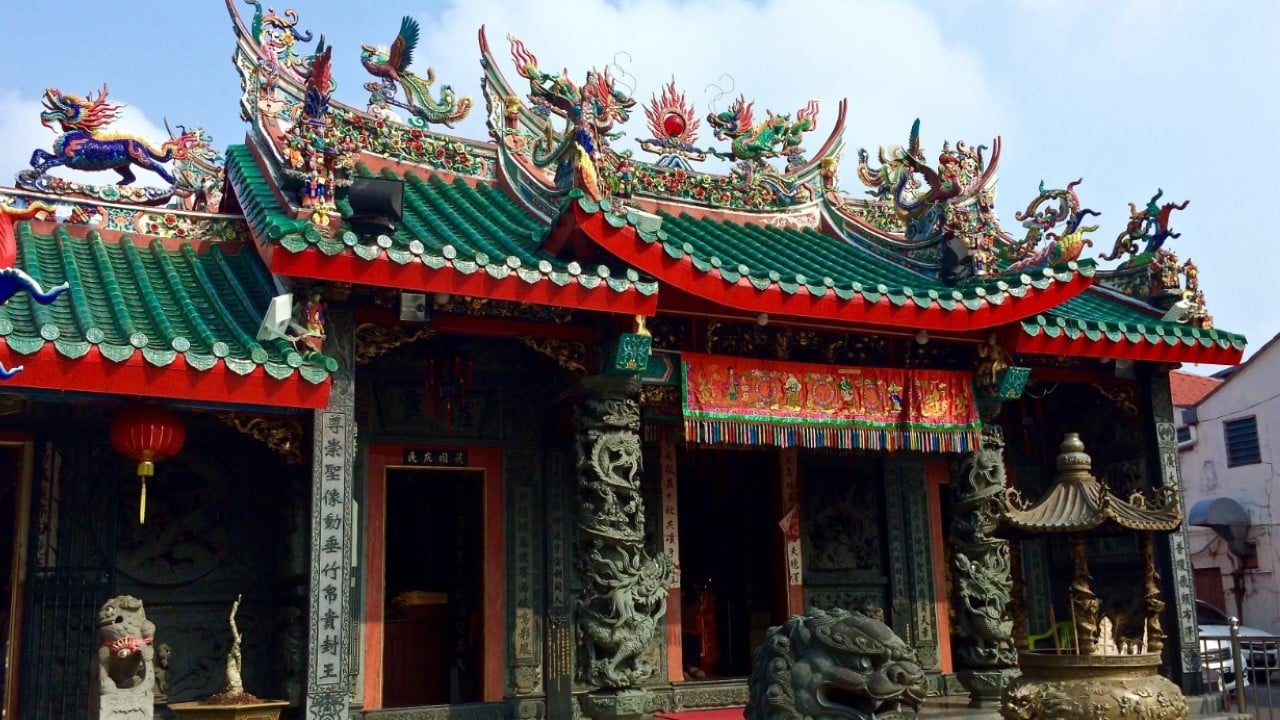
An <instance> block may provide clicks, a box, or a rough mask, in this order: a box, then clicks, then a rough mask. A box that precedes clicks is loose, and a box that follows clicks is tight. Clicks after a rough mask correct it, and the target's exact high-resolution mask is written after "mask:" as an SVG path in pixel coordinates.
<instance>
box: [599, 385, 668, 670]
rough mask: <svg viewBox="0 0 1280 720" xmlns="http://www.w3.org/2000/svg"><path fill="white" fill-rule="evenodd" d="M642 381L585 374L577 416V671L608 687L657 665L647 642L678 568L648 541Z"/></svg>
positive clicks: (665, 603) (664, 611)
mask: <svg viewBox="0 0 1280 720" xmlns="http://www.w3.org/2000/svg"><path fill="white" fill-rule="evenodd" d="M638 389H639V386H638V383H637V382H636V381H635V379H634V378H628V379H616V378H605V377H600V376H598V377H595V378H588V379H587V380H586V381H584V391H585V397H584V399H583V401H582V402H581V403H580V405H579V406H578V408H577V412H576V413H575V417H574V425H575V428H576V434H577V439H576V442H577V463H578V464H577V478H578V481H577V486H578V522H577V543H578V549H577V565H578V572H579V575H580V577H581V578H582V591H581V592H580V593H579V595H578V598H577V603H576V616H577V623H578V630H579V642H580V643H581V653H580V655H579V659H580V662H581V666H580V679H581V680H583V681H584V682H587V683H589V684H591V685H593V686H595V687H597V688H603V689H609V690H622V689H626V688H634V687H636V686H638V685H640V684H641V683H642V682H644V681H645V680H646V679H648V678H649V677H650V676H652V675H653V673H654V671H655V670H656V669H657V668H656V667H655V666H654V665H653V663H652V659H651V653H650V652H649V648H650V644H651V643H652V642H653V640H654V638H655V637H657V633H658V628H659V627H660V625H659V622H660V621H661V619H662V617H663V616H664V615H665V614H666V611H667V588H668V586H669V585H670V584H671V579H672V575H673V572H674V567H673V566H672V563H671V560H670V559H668V558H667V556H666V555H663V554H661V553H659V554H657V555H650V554H649V552H648V551H647V550H646V548H645V533H644V525H645V522H644V501H643V499H642V498H641V495H640V477H641V464H642V461H641V453H640V405H639V403H638V402H637V399H636V398H637V394H638Z"/></svg>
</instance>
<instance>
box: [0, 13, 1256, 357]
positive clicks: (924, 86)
mask: <svg viewBox="0 0 1280 720" xmlns="http://www.w3.org/2000/svg"><path fill="white" fill-rule="evenodd" d="M236 2H237V3H238V6H239V8H240V10H241V12H242V13H243V14H244V15H245V17H249V16H251V15H252V11H253V9H252V7H250V6H248V5H246V4H244V3H243V1H242V0H236ZM285 7H286V6H283V5H276V8H277V10H283V9H284V8H285ZM294 7H296V9H297V10H298V12H299V15H300V16H301V22H300V24H299V27H300V28H305V29H310V30H312V31H314V32H315V33H316V34H317V35H318V34H320V33H324V34H325V36H326V39H327V40H328V42H329V43H330V44H332V45H334V47H335V50H334V65H335V68H334V70H335V76H336V78H337V80H338V83H339V91H338V97H339V99H342V100H344V101H346V102H349V103H351V104H353V105H357V106H363V104H364V101H365V98H366V96H367V93H366V92H365V91H363V90H361V89H360V85H361V84H363V83H364V82H365V81H366V79H367V76H365V75H364V71H363V69H362V68H361V67H360V64H359V46H360V44H361V43H370V44H389V43H390V42H391V41H392V40H393V39H394V37H395V34H396V31H397V30H398V28H399V19H400V16H401V15H404V14H412V15H414V16H415V17H417V18H418V19H419V20H420V21H421V22H422V26H423V28H422V29H423V33H422V41H421V43H420V44H419V47H418V50H417V53H416V54H415V64H414V69H415V70H417V71H418V73H419V74H420V75H421V74H425V71H426V67H427V66H434V67H435V69H436V72H437V76H438V80H437V82H438V83H448V84H450V85H452V86H453V87H454V88H455V90H457V91H458V92H459V94H466V95H471V96H472V97H476V98H478V97H479V78H480V67H479V64H478V57H479V51H478V48H477V43H476V30H477V28H478V27H479V26H480V25H481V24H485V25H487V27H488V33H489V38H490V42H491V44H492V45H493V46H494V47H495V49H496V50H497V52H499V54H500V57H501V58H503V60H504V61H506V54H505V53H506V43H505V41H504V38H505V36H506V35H507V34H508V33H511V34H515V35H517V36H519V37H520V38H521V39H523V40H524V41H525V42H526V44H527V45H528V47H529V48H530V49H531V50H532V51H533V52H534V53H535V54H537V56H538V58H539V60H540V61H541V63H542V64H543V65H544V67H547V68H561V67H567V68H568V69H569V70H570V72H571V74H573V75H575V76H577V77H581V75H582V74H583V73H585V71H586V70H587V69H588V68H589V67H591V66H603V65H605V64H608V63H610V62H613V61H614V60H615V59H618V60H621V61H622V63H623V65H624V66H625V67H626V68H627V70H628V72H629V73H630V74H631V75H632V76H633V78H634V80H633V82H634V83H635V95H636V96H637V97H638V98H639V99H640V101H641V103H644V102H646V101H647V100H648V98H649V96H650V95H651V94H653V93H656V92H659V91H660V89H661V85H662V84H663V83H664V82H666V81H667V80H668V79H669V78H670V77H671V76H672V75H674V76H675V78H676V81H677V83H678V84H679V86H680V87H681V89H683V90H685V91H686V94H687V97H688V98H689V100H690V101H691V102H692V103H694V104H695V106H696V109H697V110H698V111H699V113H705V112H706V110H707V103H708V101H709V100H710V99H711V95H712V94H713V93H711V92H706V91H704V90H705V88H706V86H707V85H708V84H709V83H713V82H716V81H717V80H718V79H719V78H720V77H721V75H723V74H726V73H727V74H729V75H731V76H732V78H733V81H732V82H733V85H734V86H735V93H736V92H743V93H746V95H747V97H748V98H749V99H751V98H754V99H755V101H756V108H757V110H763V109H765V108H771V109H775V110H777V111H780V112H795V110H796V109H797V108H799V107H800V106H801V105H803V104H804V103H805V102H806V101H807V100H808V99H809V98H811V97H818V98H820V99H821V101H822V103H823V105H822V114H821V115H820V118H819V128H818V130H817V131H816V132H815V133H814V137H815V140H812V141H811V142H810V144H811V145H816V144H817V143H819V142H821V140H820V139H816V138H817V137H818V136H824V135H825V133H826V131H827V130H828V129H829V128H830V124H829V123H830V122H831V120H832V118H833V117H834V114H835V104H836V102H837V101H838V100H839V99H840V98H842V97H847V98H849V101H850V112H849V119H848V122H847V126H846V130H845V141H846V143H847V144H848V145H849V146H850V151H848V152H846V155H845V164H844V168H843V171H842V173H841V178H842V183H841V184H842V185H843V187H844V188H845V190H846V191H848V192H851V193H861V192H862V188H861V187H859V186H858V183H857V179H856V177H855V175H854V174H853V165H852V162H853V160H854V158H855V153H854V152H852V149H854V148H858V147H866V148H868V149H869V150H871V151H872V154H873V156H874V151H875V149H876V148H877V147H878V146H880V145H890V144H898V143H902V142H903V141H905V139H906V136H907V132H908V129H909V128H910V125H911V122H912V121H913V120H914V119H915V118H917V117H919V118H920V119H921V122H922V138H923V141H924V147H925V149H926V151H927V152H929V153H930V154H935V153H936V152H937V150H938V149H940V147H941V145H942V142H943V141H944V140H950V141H952V142H953V143H954V142H955V141H956V140H964V141H966V142H970V143H974V144H977V143H989V142H990V140H991V138H992V137H993V136H995V135H1000V136H1002V140H1003V158H1002V160H1001V163H1000V173H999V175H1000V185H999V188H1000V191H999V196H998V200H997V205H996V207H997V209H998V210H999V213H1000V216H1001V218H1002V219H1003V220H1004V225H1005V227H1006V228H1007V229H1009V230H1011V231H1012V230H1016V229H1018V226H1017V223H1016V222H1015V221H1014V219H1013V213H1014V212H1015V211H1017V210H1020V209H1023V208H1025V206H1026V204H1027V202H1028V201H1029V200H1030V199H1031V198H1032V197H1034V195H1035V193H1036V188H1037V185H1038V184H1039V183H1040V181H1041V180H1042V179H1043V180H1044V181H1045V182H1046V183H1047V184H1048V186H1050V187H1061V186H1063V185H1065V183H1067V182H1069V181H1071V180H1074V179H1076V178H1078V177H1083V178H1084V184H1083V185H1081V186H1080V188H1079V193H1080V197H1081V201H1082V203H1083V204H1084V205H1085V206H1086V207H1090V208H1093V209H1095V210H1098V211H1099V212H1101V213H1102V217H1101V218H1098V222H1099V223H1100V224H1101V226H1102V227H1101V229H1100V230H1098V231H1097V232H1096V233H1094V234H1093V239H1094V241H1095V246H1094V247H1093V248H1091V249H1090V252H1094V253H1095V254H1096V253H1097V252H1102V251H1108V250H1110V248H1111V245H1112V243H1113V241H1114V239H1115V237H1116V235H1117V234H1118V233H1119V232H1120V230H1121V229H1122V228H1123V226H1124V222H1125V220H1126V218H1127V214H1128V206H1127V203H1129V202H1136V203H1139V204H1141V203H1144V202H1145V201H1146V200H1147V199H1148V198H1149V197H1151V195H1152V194H1153V193H1154V192H1155V190H1156V188H1163V189H1164V191H1165V198H1164V199H1165V200H1174V201H1181V200H1184V199H1189V200H1191V205H1190V207H1189V208H1187V209H1186V210H1184V211H1181V212H1176V213H1174V215H1173V219H1172V223H1171V224H1172V226H1173V229H1174V230H1175V231H1178V232H1181V233H1182V237H1181V238H1179V239H1177V240H1172V241H1170V243H1171V247H1172V248H1173V249H1174V250H1175V251H1176V252H1177V253H1178V255H1179V257H1181V258H1184V259H1185V258H1187V257H1191V258H1193V259H1194V260H1195V261H1196V263H1197V264H1198V265H1199V267H1200V270H1201V286H1202V287H1203V289H1204V290H1205V294H1206V296H1207V299H1208V304H1209V310H1210V312H1211V313H1213V315H1214V318H1215V321H1216V324H1217V326H1218V327H1222V328H1226V329H1230V330H1234V331H1237V332H1243V333H1245V334H1246V335H1248V336H1249V338H1250V346H1251V349H1256V348H1258V347H1261V346H1262V345H1263V344H1264V343H1265V342H1266V340H1267V339H1269V338H1270V337H1271V336H1273V335H1274V334H1276V333H1277V331H1280V320H1278V319H1277V313H1276V312H1275V311H1273V310H1272V309H1271V307H1272V306H1273V305H1275V304H1276V302H1277V300H1276V297H1278V296H1280V293H1272V292H1271V290H1272V289H1273V287H1274V285H1273V282H1274V281H1273V280H1272V278H1273V276H1274V275H1275V269H1274V268H1273V267H1272V266H1271V264H1270V261H1271V260H1272V259H1274V258H1276V257H1277V256H1278V255H1280V245H1277V243H1276V239H1275V235H1276V233H1277V231H1276V230H1275V229H1274V227H1275V222H1274V220H1273V219H1272V218H1271V217H1270V213H1271V212H1277V211H1280V140H1277V135H1276V131H1275V129H1274V127H1275V125H1276V118H1277V116H1280V82H1278V81H1277V77H1278V76H1280V42H1277V40H1276V37H1275V30H1276V28H1280V3H1275V2H1271V1H1270V0H1256V1H1251V2H1244V1H1232V0H1224V1H1221V2H1191V1H1190V0H1185V1H1178V0H1168V1H1160V2H1157V1H1156V0H1108V1H1101V0H1099V1H1090V0H1007V1H1003V2H997V1H991V2H979V1H978V0H950V1H949V2H945V1H938V2H924V1H912V0H903V1H901V2H899V1H892V2H890V1H888V0H882V1H868V2H845V1H844V0H809V2H806V3H795V2H783V1H782V0H679V1H675V0H613V1H606V0H574V2H563V3H560V2H554V3H553V2H543V3H536V2H529V1H528V0H470V1H468V0H458V1H456V2H455V1H452V0H438V1H437V2H429V3H424V2H415V1H407V2H396V3H392V2H386V1H384V0H378V1H376V2H373V1H371V2H364V3H360V4H358V5H357V4H355V3H351V2H347V1H343V2H337V1H336V0H324V1H321V0H309V1H308V0H298V4H297V5H295V6H294ZM0 27H2V28H4V29H5V32H4V35H5V40H4V42H3V43H0V65H2V66H3V67H5V68H7V70H8V71H7V72H6V73H5V74H4V75H3V76H0V138H3V141H0V182H3V183H5V184H8V183H9V182H10V181H11V178H12V177H13V174H14V173H15V172H17V171H18V170H19V169H21V168H23V167H25V166H26V163H27V159H28V158H29V157H30V154H31V150H33V149H35V148H36V147H44V146H47V145H48V144H49V143H50V142H51V141H52V140H53V138H54V134H53V133H52V132H50V131H48V130H46V129H45V128H43V127H41V126H40V124H39V122H38V119H37V117H36V116H37V115H38V113H39V107H38V105H39V98H40V94H41V93H42V92H43V90H44V89H45V88H46V87H57V88H60V89H62V90H65V91H70V92H76V93H78V94H83V93H85V92H86V91H88V90H91V89H97V88H99V87H101V85H102V84H103V83H104V82H105V83H109V84H110V86H111V97H112V98H113V99H115V100H118V101H122V102H125V103H127V104H128V105H129V106H130V109H129V112H128V115H127V116H126V117H125V118H124V119H123V120H122V121H121V123H120V125H121V129H126V130H133V131H135V132H142V133H144V134H145V133H153V134H154V133H159V136H160V137H162V136H163V131H162V130H161V129H160V128H161V124H162V122H163V119H164V118H166V117H167V118H168V120H169V122H171V123H175V124H178V123H180V124H184V125H187V126H203V127H204V128H205V129H206V130H208V131H209V132H210V133H212V134H213V136H214V138H215V140H216V141H217V143H218V144H220V145H226V144H229V143H232V142H238V141H239V140H240V139H242V138H243V135H244V128H245V126H244V125H243V124H242V123H241V121H240V119H239V115H238V106H237V98H238V96H239V79H238V77H237V75H236V72H235V69H234V68H233V67H232V65H231V62H230V57H231V52H232V48H233V42H234V41H233V36H232V31H231V24H230V19H229V15H228V14H227V10H226V7H225V5H224V3H223V2H222V0H192V1H190V2H182V3H174V2H170V1H166V0H130V1H127V2H117V3H111V4H109V5H104V4H103V3H101V2H87V1H84V0H62V1H61V2H58V3H32V2H3V3H0ZM620 52H621V53H623V54H621V55H620V54H619V53H620ZM628 58H629V59H628ZM504 71H505V72H506V73H507V74H508V76H509V77H510V76H513V75H514V72H513V70H512V68H511V66H510V64H509V63H508V64H507V65H506V66H505V68H504ZM481 114H482V113H479V112H475V113H473V116H474V117H473V118H471V119H469V120H468V121H466V122H465V123H463V124H462V125H461V126H460V127H459V128H458V131H459V132H460V133H461V134H464V135H468V136H472V137H483V136H484V135H485V129H484V127H483V121H482V120H481V118H480V115H481ZM623 129H624V130H626V131H628V138H638V137H643V136H645V135H646V133H645V127H644V123H643V114H642V113H637V114H635V115H633V118H632V121H631V123H630V124H629V125H628V126H625V127H624V128H623ZM700 139H701V141H702V143H703V144H709V143H710V142H711V140H712V139H711V138H710V137H709V136H708V134H707V133H705V132H704V133H703V137H702V138H700ZM620 142H621V144H623V146H633V145H632V142H633V141H632V140H631V139H626V140H623V141H620ZM142 179H143V181H144V182H147V183H148V184H156V183H155V181H154V179H150V178H148V177H147V175H146V174H145V173H144V174H143V176H142ZM1105 264H1106V263H1104V265H1105ZM1206 369H1210V368H1206Z"/></svg>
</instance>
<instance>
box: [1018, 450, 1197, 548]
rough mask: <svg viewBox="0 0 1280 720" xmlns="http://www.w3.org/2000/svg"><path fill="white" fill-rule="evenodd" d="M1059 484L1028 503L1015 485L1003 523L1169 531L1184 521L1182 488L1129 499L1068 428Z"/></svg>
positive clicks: (1047, 529) (1043, 529)
mask: <svg viewBox="0 0 1280 720" xmlns="http://www.w3.org/2000/svg"><path fill="white" fill-rule="evenodd" d="M1057 468H1058V471H1057V473H1056V475H1055V476H1054V483H1053V487H1052V488H1050V489H1049V492H1048V493H1046V494H1045V496H1044V497H1043V498H1041V499H1040V501H1039V502H1037V503H1035V504H1027V503H1026V502H1025V501H1024V500H1023V499H1022V496H1021V494H1020V493H1018V491H1017V490H1013V489H1011V490H1009V493H1008V496H1007V502H1006V509H1005V512H1004V518H1003V523H1004V525H1005V526H1006V528H1008V529H1013V530H1017V531H1021V532H1023V533H1061V532H1085V531H1088V530H1094V529H1096V528H1100V527H1104V526H1110V528H1109V529H1112V530H1115V529H1123V530H1131V531H1133V530H1138V531H1157V532H1159V531H1164V532H1168V531H1170V530H1174V529H1175V528H1177V527H1178V526H1179V525H1180V524H1182V511H1181V509H1180V508H1179V503H1178V492H1177V490H1176V489H1175V488H1171V487H1161V488H1160V489H1159V490H1158V491H1157V497H1156V498H1155V499H1151V498H1147V497H1146V496H1144V495H1143V494H1142V493H1134V494H1133V495H1131V496H1129V498H1128V500H1122V499H1120V498H1118V497H1116V496H1115V495H1112V494H1111V491H1110V489H1109V488H1108V487H1107V485H1106V484H1105V483H1103V482H1099V481H1098V479H1097V478H1095V477H1094V476H1093V473H1092V459H1091V458H1090V457H1089V455H1088V453H1086V452H1085V451H1084V443H1082V442H1080V435H1079V433H1067V434H1066V437H1064V438H1063V440H1062V445H1061V446H1059V452H1058V461H1057Z"/></svg>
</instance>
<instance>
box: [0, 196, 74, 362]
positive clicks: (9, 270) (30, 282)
mask: <svg viewBox="0 0 1280 720" xmlns="http://www.w3.org/2000/svg"><path fill="white" fill-rule="evenodd" d="M53 212H54V208H53V206H51V205H47V204H45V203H40V202H34V203H30V204H28V205H27V206H26V207H23V208H16V207H11V206H10V205H8V204H6V203H4V202H0V305H3V304H5V303H6V302H8V301H9V299H10V298H12V297H13V296H14V295H17V294H18V293H20V292H25V293H27V294H28V295H30V296H31V299H32V300H34V301H36V302H37V303H39V304H41V305H48V304H50V303H52V302H53V301H54V300H57V299H58V296H59V295H61V294H62V293H63V292H65V291H66V290H68V289H69V288H70V287H71V285H70V284H69V283H65V282H64V283H61V284H59V285H55V286H54V287H51V288H49V289H48V290H46V289H44V288H43V287H41V286H40V283H39V281H37V280H36V279H35V278H33V277H31V276H30V275H28V274H27V273H26V272H25V271H23V270H22V268H19V267H15V266H14V260H15V259H17V256H18V246H17V242H18V241H17V237H15V232H14V222H16V221H18V220H30V219H31V218H34V217H37V216H39V215H52V214H53ZM22 369H23V368H22V366H21V365H17V366H14V367H12V368H7V367H5V366H4V365H3V364H0V380H8V379H9V378H11V377H13V376H14V375H17V374H18V373H20V372H22Z"/></svg>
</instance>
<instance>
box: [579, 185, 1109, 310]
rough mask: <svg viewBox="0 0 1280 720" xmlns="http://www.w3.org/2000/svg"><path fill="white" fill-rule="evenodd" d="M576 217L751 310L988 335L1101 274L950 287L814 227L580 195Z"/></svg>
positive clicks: (624, 253)
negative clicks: (654, 209)
mask: <svg viewBox="0 0 1280 720" xmlns="http://www.w3.org/2000/svg"><path fill="white" fill-rule="evenodd" d="M574 213H575V217H576V219H577V221H578V224H579V225H580V226H581V227H582V228H583V229H584V230H585V232H586V233H587V234H588V235H589V236H591V237H592V239H593V240H595V241H596V242H598V243H600V244H601V246H603V247H605V248H606V249H608V250H609V251H610V252H612V253H613V254H614V255H616V256H617V257H620V258H622V259H624V260H626V261H627V262H629V263H631V264H633V265H635V266H636V267H638V268H640V269H642V270H644V271H645V272H647V273H650V274H652V275H653V276H655V277H657V278H659V280H661V281H662V282H665V283H669V284H671V285H673V286H675V287H679V288H681V289H682V290H685V291H687V292H690V293H693V294H697V295H702V296H704V297H707V298H709V299H712V300H715V301H717V302H720V303H721V304H724V305H727V306H730V307H735V308H737V309H740V310H746V311H750V312H771V313H778V314H780V315H796V316H802V317H810V318H812V317H823V318H830V319H835V320H844V321H848V322H854V323H865V324H877V325H895V326H899V327H902V326H906V327H911V328H918V329H926V330H936V329H944V328H946V329H953V330H972V329H982V328H989V327H993V326H996V325H1001V324H1003V323H1006V322H1010V321H1013V320H1017V319H1019V318H1022V317H1026V316H1029V315H1031V314H1033V313H1037V312H1042V311H1044V310H1047V309H1049V308H1052V307H1054V306H1055V305H1058V304H1059V303H1061V302H1063V301H1064V300H1065V299H1067V298H1070V297H1072V296H1074V295H1076V294H1078V293H1080V292H1082V291H1083V290H1085V289H1086V288H1087V287H1088V286H1089V282H1090V280H1089V278H1090V276H1092V275H1093V269H1094V265H1093V263H1092V262H1091V261H1087V260H1086V261H1083V262H1081V263H1076V262H1074V261H1069V262H1065V263H1063V264H1062V265H1061V266H1059V267H1052V268H1049V267H1046V268H1036V269H1034V270H1028V271H1026V272H1014V273H1010V274H1009V275H1007V276H1001V277H993V278H990V279H986V280H983V281H981V282H977V283H972V284H968V285H965V286H964V287H949V286H947V285H945V284H943V283H942V282H939V281H938V280H936V279H934V278H929V277H927V276H925V275H923V274H921V273H918V272H915V271H913V270H910V269H908V268H906V267H904V266H902V265H899V264H896V263H893V262H890V261H888V260H886V259H884V258H881V257H878V256H876V255H874V254H872V253H869V252H866V251H865V250H862V249H860V248H858V247H857V246H855V245H853V244H851V243H848V242H845V241H844V240H841V239H838V238H836V237H833V236H831V235H828V234H826V233H823V232H820V231H819V230H817V229H814V228H813V227H805V228H798V227H794V226H791V225H765V224H762V223H761V222H737V221H734V220H730V219H727V218H723V217H716V216H702V217H695V216H693V215H691V214H689V213H688V212H682V213H681V214H680V215H672V214H670V213H667V212H659V213H657V214H649V213H641V212H637V211H635V210H630V209H622V210H615V209H614V208H613V207H611V206H610V203H609V201H608V200H605V201H603V202H601V203H596V202H593V201H591V200H590V199H588V198H585V197H582V196H581V195H578V196H576V203H575V207H574ZM761 219H762V220H763V218H761Z"/></svg>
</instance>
